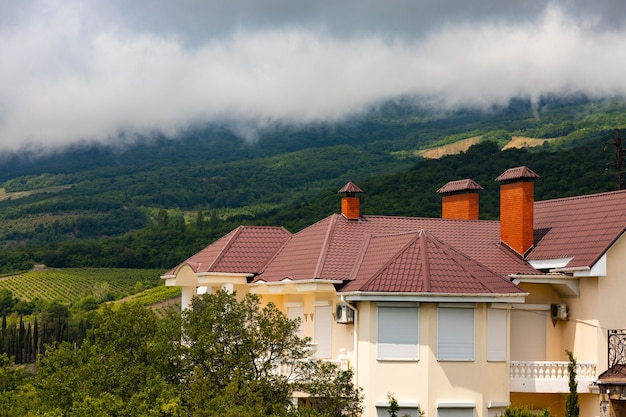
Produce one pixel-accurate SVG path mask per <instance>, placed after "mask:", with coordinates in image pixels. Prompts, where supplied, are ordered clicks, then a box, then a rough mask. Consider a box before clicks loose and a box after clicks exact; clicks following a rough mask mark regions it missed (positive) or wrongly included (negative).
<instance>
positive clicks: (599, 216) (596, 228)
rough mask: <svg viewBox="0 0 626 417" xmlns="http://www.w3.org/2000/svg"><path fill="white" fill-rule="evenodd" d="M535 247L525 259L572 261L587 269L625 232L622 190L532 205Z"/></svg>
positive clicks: (625, 206) (625, 204) (625, 201)
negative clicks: (568, 259)
mask: <svg viewBox="0 0 626 417" xmlns="http://www.w3.org/2000/svg"><path fill="white" fill-rule="evenodd" d="M534 212H535V221H534V227H535V248H534V249H533V250H532V251H531V252H530V253H529V254H528V256H527V259H528V260H531V261H532V260H546V259H558V258H569V257H572V258H573V259H572V260H571V261H570V262H569V263H568V264H567V267H571V268H575V267H591V266H593V265H594V264H595V263H596V262H597V261H598V259H599V258H600V257H601V256H602V255H603V254H604V253H605V252H606V251H607V250H608V249H609V247H610V246H611V245H612V244H613V242H615V240H616V239H617V238H618V237H620V236H621V235H622V233H624V231H625V230H626V191H614V192H608V193H601V194H591V195H584V196H578V197H570V198H560V199H556V200H547V201H538V202H535V207H534Z"/></svg>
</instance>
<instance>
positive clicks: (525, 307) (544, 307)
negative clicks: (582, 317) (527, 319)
mask: <svg viewBox="0 0 626 417" xmlns="http://www.w3.org/2000/svg"><path fill="white" fill-rule="evenodd" d="M511 309H512V310H522V311H550V304H522V305H519V306H512V307H511Z"/></svg>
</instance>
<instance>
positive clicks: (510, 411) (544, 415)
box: [502, 407, 551, 417]
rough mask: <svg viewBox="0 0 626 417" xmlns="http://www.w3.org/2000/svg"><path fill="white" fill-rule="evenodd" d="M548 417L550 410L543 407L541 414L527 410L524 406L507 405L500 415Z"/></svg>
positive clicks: (507, 416)
mask: <svg viewBox="0 0 626 417" xmlns="http://www.w3.org/2000/svg"><path fill="white" fill-rule="evenodd" d="M537 416H538V417H550V416H551V414H550V410H548V409H544V410H543V411H542V412H541V414H536V413H535V412H533V411H531V410H529V409H528V408H526V407H509V408H507V409H506V410H505V411H504V414H502V417H537Z"/></svg>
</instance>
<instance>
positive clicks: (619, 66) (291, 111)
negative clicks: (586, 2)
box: [0, 7, 626, 150]
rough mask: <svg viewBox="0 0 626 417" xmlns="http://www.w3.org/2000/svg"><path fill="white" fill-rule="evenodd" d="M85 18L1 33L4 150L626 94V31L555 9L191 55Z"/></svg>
mask: <svg viewBox="0 0 626 417" xmlns="http://www.w3.org/2000/svg"><path fill="white" fill-rule="evenodd" d="M89 22H90V20H89V19H86V18H85V13H83V11H81V10H78V11H70V10H68V9H67V8H63V7H61V8H53V9H51V10H48V11H47V13H46V14H45V15H44V14H40V15H36V14H35V15H33V16H31V17H30V18H29V19H28V20H26V21H25V23H24V24H23V25H20V26H15V25H13V26H5V27H4V28H2V29H0V51H3V55H4V56H5V57H10V59H7V60H5V61H3V64H2V65H1V66H0V148H1V149H5V150H6V149H13V150H15V149H20V148H24V147H27V148H31V149H35V148H38V149H54V148H57V147H61V146H66V145H68V144H72V143H77V142H81V141H96V142H102V143H107V142H113V141H116V140H117V137H118V135H119V133H120V132H125V133H126V134H127V135H128V134H129V133H130V134H132V133H136V134H149V133H151V132H156V131H158V132H163V133H165V134H168V135H175V134H176V133H177V132H178V131H180V130H181V129H185V128H186V127H188V126H190V125H193V124H194V123H199V122H200V123H204V122H211V121H222V120H230V121H237V120H243V121H245V122H244V124H243V126H252V125H254V124H255V123H260V124H267V123H271V122H274V121H280V122H285V123H307V122H314V121H323V120H340V119H342V118H345V117H347V116H350V115H354V114H358V113H360V112H362V111H364V110H366V109H368V108H369V107H370V106H371V105H374V104H376V103H380V102H382V101H385V100H389V99H393V98H395V97H398V96H416V97H420V99H421V100H423V101H424V102H425V103H429V104H430V105H432V106H439V107H441V108H454V107H459V106H473V107H488V106H491V105H494V104H495V105H498V104H501V105H504V104H506V103H507V102H508V100H509V99H510V98H512V97H520V96H521V97H529V98H531V99H537V98H539V97H540V96H541V95H544V94H572V93H583V94H586V95H589V96H591V97H604V96H623V95H625V94H626V79H625V78H624V74H623V68H626V55H625V54H621V53H618V51H624V50H626V29H618V28H607V29H601V28H598V27H597V25H596V24H594V22H593V21H586V20H584V19H580V18H574V17H572V16H571V15H568V14H566V13H565V12H564V11H563V10H562V9H559V8H557V7H549V8H547V9H546V10H545V12H544V13H543V14H542V15H541V17H540V18H538V19H535V20H532V21H528V20H526V21H523V22H520V23H518V24H511V23H510V22H508V21H507V22H505V21H500V22H497V21H492V22H491V23H484V22H482V23H480V24H478V23H476V24H472V23H470V22H468V23H465V24H455V25H449V26H442V27H439V28H437V29H434V30H431V31H430V32H428V33H427V34H425V35H423V36H420V37H417V38H414V39H408V38H406V37H389V36H383V35H375V34H373V35H369V36H358V37H357V36H347V37H335V36H332V35H330V34H328V33H325V32H323V31H313V30H310V29H298V28H290V29H263V30H257V31H245V30H239V31H236V32H235V33H233V34H230V35H228V36H225V37H219V38H208V39H206V40H204V41H203V42H201V43H198V44H197V45H194V46H190V45H188V44H186V43H184V42H182V41H180V40H178V39H176V38H175V37H172V36H158V35H157V34H155V33H153V32H130V31H128V30H121V29H119V28H116V27H114V26H108V25H102V24H94V25H90V24H89ZM244 133H245V132H244ZM247 135H248V136H250V135H249V132H248V134H247ZM244 136H245V135H244ZM251 136H252V137H253V136H254V135H251Z"/></svg>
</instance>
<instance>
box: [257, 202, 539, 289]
mask: <svg viewBox="0 0 626 417" xmlns="http://www.w3.org/2000/svg"><path fill="white" fill-rule="evenodd" d="M420 230H426V231H427V232H428V236H432V238H433V239H437V240H438V241H441V242H445V245H446V247H449V248H450V249H451V250H454V251H457V252H460V253H463V254H464V256H467V257H471V258H473V259H474V260H475V261H476V262H478V263H480V264H481V265H484V268H486V269H490V270H492V271H494V272H495V273H496V274H498V275H499V276H500V277H501V278H504V279H506V278H507V277H508V275H509V274H511V273H536V271H535V270H534V269H533V268H532V267H531V266H530V265H528V264H527V263H526V262H524V261H523V260H522V259H520V258H519V257H517V256H515V255H513V254H512V253H511V252H510V250H509V249H508V248H506V247H504V246H502V245H500V244H499V243H498V242H499V236H500V235H499V233H500V228H499V223H498V222H495V221H484V220H483V221H470V220H450V219H439V218H435V219H431V218H415V217H392V216H363V217H362V218H361V220H359V221H356V222H355V221H348V220H346V219H344V218H343V217H342V216H340V215H337V214H335V215H331V216H329V217H327V218H325V219H323V220H322V221H320V222H318V223H315V224H314V225H312V226H310V227H308V228H306V229H304V230H302V231H300V232H298V233H296V234H294V235H293V237H292V238H291V239H290V240H289V242H287V243H286V244H285V245H284V246H283V247H282V248H281V250H280V251H279V252H278V253H277V255H276V257H275V258H274V259H273V260H272V262H270V263H269V264H268V265H267V267H266V268H265V269H264V271H263V272H262V273H261V274H260V275H259V276H258V277H257V280H263V281H265V282H272V281H281V280H283V279H285V278H289V279H292V280H304V279H328V280H346V281H347V280H353V279H355V278H356V277H357V275H358V274H357V271H360V272H358V273H359V274H362V273H363V270H362V269H361V268H363V265H361V262H362V259H363V250H364V248H366V247H368V244H369V241H370V240H371V239H374V238H375V239H377V245H383V244H385V242H387V245H388V246H387V247H385V246H383V249H381V250H380V251H378V252H375V256H376V257H378V259H380V260H379V263H382V262H387V261H389V260H390V259H391V257H392V256H393V255H394V254H395V253H396V251H398V250H399V249H400V248H401V245H402V244H403V243H407V242H408V240H410V239H411V238H412V236H411V235H410V233H413V234H415V233H417V232H419V231H420ZM391 234H399V235H400V236H399V237H398V236H396V237H393V238H390V237H388V236H389V235H391ZM402 234H404V235H402ZM383 236H387V237H383ZM369 256H372V257H374V255H372V254H370V255H368V262H369V263H368V265H371V262H373V261H372V260H371V259H369ZM372 259H374V258H372ZM372 272H374V271H372ZM413 272H414V273H417V271H413Z"/></svg>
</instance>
